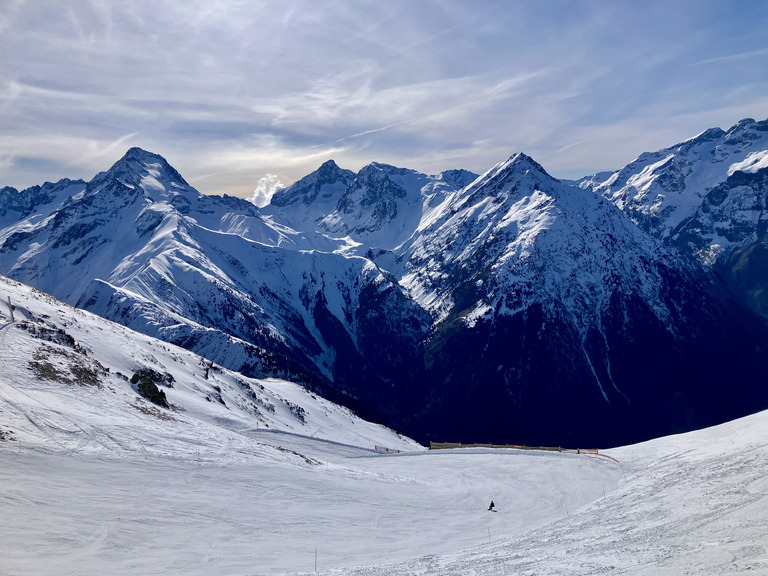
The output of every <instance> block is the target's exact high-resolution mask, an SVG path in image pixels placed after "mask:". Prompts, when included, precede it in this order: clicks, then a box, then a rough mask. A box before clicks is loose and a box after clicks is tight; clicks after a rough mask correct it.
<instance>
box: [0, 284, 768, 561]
mask: <svg viewBox="0 0 768 576" xmlns="http://www.w3.org/2000/svg"><path fill="white" fill-rule="evenodd" d="M8 296H10V297H11V300H12V303H13V304H14V305H15V306H16V309H15V310H14V320H15V322H13V323H11V322H10V320H11V319H10V309H9V308H8V305H7V298H8ZM41 323H42V324H44V325H45V326H48V327H49V329H50V330H51V331H52V332H46V333H45V334H47V336H48V337H50V338H53V341H51V340H45V339H42V338H41V337H40V336H41V334H40V333H38V334H37V335H35V334H33V331H31V330H30V327H29V326H30V325H38V326H39V325H41ZM24 324H26V327H23V326H22V325H24ZM59 329H60V330H62V331H63V332H65V333H66V334H68V335H70V336H71V337H72V338H73V339H74V341H75V343H76V344H77V347H75V346H73V345H72V343H71V342H70V341H69V340H67V339H66V338H64V339H62V338H61V337H57V336H56V334H59V333H58V332H57V331H56V330H59ZM56 338H59V341H56ZM30 362H37V363H38V368H35V369H33V368H32V367H31V366H32V364H30ZM46 363H47V364H49V365H50V367H49V368H48V369H47V371H46V370H43V371H41V370H40V368H39V365H42V364H46ZM96 363H98V364H96ZM73 366H74V367H75V368H76V370H75V371H74V372H73V371H72V370H71V369H72V367H73ZM98 366H100V367H101V368H98ZM89 367H91V368H94V367H96V368H98V369H96V368H94V369H93V373H95V374H96V376H97V378H96V379H95V380H93V383H92V384H90V385H83V384H81V383H77V382H74V379H71V380H70V381H66V379H65V378H63V375H67V374H69V373H72V374H74V373H75V372H77V373H78V374H81V375H82V374H86V375H87V373H88V372H87V370H86V369H88V368H89ZM138 367H145V368H150V367H151V368H152V369H154V370H156V371H158V372H166V373H169V374H172V375H173V376H174V382H173V386H172V387H167V386H163V385H161V386H160V388H163V390H164V392H165V393H166V396H167V398H168V401H169V402H170V405H171V408H170V409H166V408H162V407H159V406H155V405H154V404H152V403H150V402H148V401H147V400H146V399H144V398H142V397H141V396H139V395H138V394H137V392H136V389H135V387H134V386H133V385H132V384H131V383H130V380H127V379H126V378H125V377H124V376H123V377H121V376H118V374H117V373H118V372H120V373H121V374H123V375H130V373H131V371H135V370H136V369H137V368H138ZM107 368H109V370H107ZM57 370H58V372H57ZM67 370H70V372H67ZM78 370H79V372H78ZM84 370H85V372H84ZM41 374H43V375H45V374H47V375H49V376H50V375H54V376H56V375H58V376H57V377H58V378H59V380H56V379H53V380H51V379H47V378H44V377H41V376H40V375H41ZM206 374H207V375H208V378H205V375H206ZM248 390H250V391H251V392H252V394H251V393H249V392H248ZM219 398H221V401H220V400H219ZM269 405H272V406H273V407H274V411H270V410H268V409H267V408H266V407H267V406H269ZM298 407H301V410H300V409H299V408H298ZM298 415H301V416H302V417H303V420H302V419H301V418H299V417H298ZM767 429H768V413H760V414H756V415H753V416H750V417H747V418H744V419H742V420H738V421H735V422H731V423H728V424H724V425H721V426H718V427H716V428H711V429H707V430H702V431H697V432H692V433H688V434H685V435H680V436H675V437H667V438H661V439H658V440H654V441H651V442H647V443H644V444H639V445H636V446H629V447H623V448H616V449H612V450H608V451H606V454H608V455H610V456H612V457H613V458H615V459H616V460H618V462H616V461H614V460H611V459H608V458H603V457H599V456H590V455H584V454H581V455H578V454H569V453H550V452H534V451H518V450H488V449H464V450H452V451H425V450H424V449H423V447H421V446H419V445H418V444H416V443H415V442H413V441H411V440H409V439H407V438H404V437H402V436H399V435H397V434H396V433H395V432H394V431H392V430H389V429H386V428H383V427H381V426H377V425H375V424H371V423H368V422H364V421H362V420H360V419H359V418H357V417H355V416H354V415H353V414H351V413H350V412H349V411H348V410H345V409H343V408H341V407H338V406H335V405H333V404H331V403H330V402H327V401H325V400H324V399H322V398H320V397H317V396H315V395H312V394H310V393H308V392H306V391H304V390H303V389H301V388H300V387H298V386H296V385H294V384H292V383H289V382H283V381H277V380H265V381H255V380H250V379H243V378H241V377H239V376H238V375H236V374H234V373H230V372H228V371H226V370H224V369H221V368H217V367H212V366H211V365H210V363H207V362H206V361H203V360H202V359H200V358H199V357H196V356H195V355H194V354H192V353H191V352H188V351H185V350H182V349H179V348H176V347H173V346H171V345H169V344H166V343H161V342H158V341H155V340H152V339H151V338H148V337H146V336H143V335H139V334H136V333H133V332H131V331H130V330H128V329H126V328H123V327H120V326H116V325H114V324H111V323H109V322H107V321H105V320H103V319H100V318H98V317H95V316H93V315H90V314H87V313H83V312H81V311H77V310H75V309H72V308H69V307H68V306H66V305H64V304H62V303H60V302H58V301H56V300H54V299H52V298H50V297H48V296H46V295H44V294H42V293H40V292H37V291H33V290H31V289H29V288H28V287H26V286H23V285H20V284H17V283H15V282H10V281H7V280H5V279H0V487H1V489H0V519H2V521H0V574H3V575H8V576H16V575H30V574H34V575H54V574H57V575H58V574H83V575H85V574H136V575H139V574H140V575H150V574H163V575H173V574H179V575H181V574H184V575H188V574H200V575H202V574H220V575H243V576H244V575H255V574H298V573H314V571H315V562H317V564H316V565H317V571H318V573H325V574H346V575H353V574H354V575H360V576H368V575H374V574H376V575H378V574H382V575H383V574H396V575H397V574H403V575H405V574H409V575H410V574H420V575H427V574H434V575H438V574H439V575H459V574H462V575H464V574H563V575H565V574H569V575H571V574H585V575H586V574H600V573H606V574H654V575H656V574H662V575H664V574H670V575H672V574H685V573H692V574H696V573H701V574H766V573H768V548H767V547H766V546H767V545H766V540H765V534H766V533H767V532H768V530H767V528H768V497H766V495H767V494H768V474H767V472H768V446H767V445H766V444H768V436H767V435H766V434H765V431H766V430H767ZM374 445H379V446H382V445H383V446H387V447H389V448H391V449H393V450H400V452H399V453H398V452H394V451H391V452H379V451H375V450H374V449H373V447H374ZM491 499H493V500H494V502H495V503H496V511H495V512H489V511H487V507H488V503H489V501H490V500H491Z"/></svg>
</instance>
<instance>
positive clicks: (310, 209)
mask: <svg viewBox="0 0 768 576" xmlns="http://www.w3.org/2000/svg"><path fill="white" fill-rule="evenodd" d="M767 175H768V121H764V122H755V121H753V120H743V121H741V122H739V123H738V124H737V125H736V126H734V127H733V128H731V129H730V130H728V131H727V132H725V131H722V130H720V129H711V130H707V131H705V132H703V133H702V134H701V135H699V136H697V137H695V138H692V139H691V140H688V141H686V142H683V143H681V144H678V145H675V146H672V147H670V148H667V149H665V150H661V151H659V152H654V153H648V154H643V155H641V156H640V157H638V159H637V160H635V161H634V162H632V163H630V164H629V165H628V166H626V167H624V168H622V169H621V170H618V171H616V172H613V173H601V174H597V175H594V176H590V177H587V178H584V179H582V180H579V181H575V182H571V181H560V180H558V179H556V178H553V177H551V176H550V175H549V174H547V172H546V171H545V170H544V168H543V167H542V166H540V165H539V164H538V163H537V162H536V161H535V160H533V159H532V158H530V157H528V156H526V155H525V154H515V155H513V156H511V157H510V158H509V159H508V160H506V161H504V162H501V163H499V164H498V165H496V166H494V167H493V168H491V169H490V170H489V171H487V172H486V173H485V174H483V175H480V176H478V175H476V174H472V173H471V172H468V171H465V170H451V171H446V172H442V173H440V174H437V175H425V174H421V173H418V172H416V171H413V170H409V169H404V168H397V167H394V166H389V165H386V164H380V163H372V164H370V165H368V166H365V167H364V168H363V169H361V170H360V171H359V172H357V173H354V172H352V171H349V170H344V169H341V168H339V167H338V166H337V165H336V164H335V163H334V162H333V161H328V162H326V163H325V164H323V165H322V166H321V167H320V168H319V169H318V170H317V171H315V172H313V173H312V174H310V175H308V176H306V177H305V178H303V179H301V180H299V181H297V182H296V183H294V184H293V185H291V186H289V187H288V188H285V189H283V190H280V191H278V192H277V193H276V194H275V195H274V197H273V198H272V201H271V203H270V205H268V206H266V207H264V208H257V207H256V206H254V205H253V204H251V203H250V202H248V201H246V200H243V199H239V198H233V197H228V196H223V197H220V196H207V195H203V194H200V193H199V192H198V191H196V190H195V189H194V188H192V187H191V186H190V185H189V184H188V183H187V182H186V181H185V180H184V179H183V177H182V176H181V175H180V174H179V173H178V172H177V171H176V170H175V169H174V168H173V167H171V166H170V165H169V164H168V162H167V161H166V160H165V159H163V158H162V157H161V156H159V155H157V154H153V153H150V152H147V151H144V150H141V149H138V148H132V149H130V150H128V152H127V153H126V154H125V156H124V157H123V158H122V159H120V160H119V161H118V162H117V163H116V164H115V165H114V166H112V167H111V168H110V169H109V170H108V171H106V172H103V173H100V174H98V175H96V176H95V177H94V178H93V179H92V180H91V181H90V182H84V181H71V180H61V181H59V182H57V183H45V184H43V185H42V186H35V187H33V188H28V189H26V190H22V191H17V190H15V189H12V188H3V189H1V190H0V272H2V273H3V274H5V275H7V276H10V277H12V278H14V279H16V280H19V281H21V282H24V283H27V284H31V285H32V286H35V287H36V288H38V289H40V290H42V291H44V292H48V293H50V294H52V295H54V296H56V297H57V298H60V299H61V300H64V301H65V302H67V303H69V304H72V305H74V306H77V307H79V308H83V309H86V310H89V311H92V312H95V313H97V314H99V315H101V316H104V317H105V318H108V319H110V320H113V321H116V322H118V323H121V324H123V325H125V326H128V327H130V328H133V329H135V330H138V331H140V332H143V333H145V334H148V335H150V336H156V337H158V338H160V339H162V340H165V341H168V342H171V343H173V344H178V345H180V346H183V347H185V348H188V349H190V350H192V351H194V352H195V353H197V354H200V355H201V356H204V357H205V358H208V359H209V360H211V361H213V362H215V363H217V364H219V365H221V366H224V367H225V368H228V369H231V370H236V371H239V372H241V373H243V374H244V375H246V376H251V377H267V376H278V377H283V378H287V379H291V380H294V381H296V382H299V383H301V384H303V385H304V386H305V387H307V388H309V389H310V390H312V391H316V392H319V393H321V394H322V395H324V396H327V397H328V398H330V399H331V400H334V401H337V402H340V403H343V404H345V405H347V406H349V407H351V408H353V409H354V410H355V411H356V412H358V413H359V414H360V415H361V416H363V417H365V418H368V419H373V420H376V421H379V422H382V423H385V424H387V425H388V426H391V427H393V428H395V429H397V430H398V431H400V432H403V433H406V434H408V435H410V436H412V437H414V438H416V439H418V440H420V441H426V440H430V439H432V440H448V441H463V442H475V441H485V442H495V443H504V442H510V443H526V444H552V445H569V446H579V445H581V446H584V445H601V446H607V445H608V446H611V445H619V444H626V443H630V442H634V441H638V440H643V439H647V438H650V437H654V436H660V435H663V434H668V433H673V432H680V431H684V430H688V429H692V428H698V427H702V426H706V425H710V424H714V423H717V422H722V421H725V420H730V419H733V418H736V417H738V416H742V415H745V414H748V413H752V412H755V411H757V410H760V409H763V408H766V407H768V387H766V386H765V384H764V374H765V373H766V369H768V359H767V358H766V355H765V350H766V347H767V346H768V326H767V325H766V320H765V313H766V311H768V301H766V298H768V295H767V294H766V292H765V289H764V288H765V285H766V281H767V280H768V276H766V272H767V271H768V270H766V269H767V268H768V254H766V252H765V247H764V246H765V240H766V227H765V225H764V222H765V218H764V216H763V214H764V213H765V210H766V200H765V198H766V190H767V188H766V182H767V180H766V176H767Z"/></svg>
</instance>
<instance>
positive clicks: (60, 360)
mask: <svg viewBox="0 0 768 576" xmlns="http://www.w3.org/2000/svg"><path fill="white" fill-rule="evenodd" d="M9 299H10V303H11V305H12V306H13V307H14V311H13V319H14V320H15V321H14V322H11V311H10V309H9V306H8V301H9ZM0 344H1V346H0V358H1V359H2V373H0V429H2V430H3V431H4V433H6V432H7V431H8V430H13V433H10V432H8V434H9V435H13V436H14V437H16V438H17V439H19V440H20V441H21V442H22V443H24V444H29V445H37V446H40V447H44V448H46V449H49V450H56V451H62V450H63V451H66V452H77V453H78V454H97V455H107V456H117V457H120V456H122V455H123V454H124V453H130V454H133V453H136V452H141V453H143V454H147V455H155V456H157V455H172V456H173V457H174V458H179V459H190V458H194V459H203V460H205V459H209V458H214V459H215V460H216V461H217V462H219V463H224V462H237V461H240V460H248V459H250V458H253V457H255V456H258V457H259V458H261V457H270V458H277V459H285V458H290V457H293V456H292V455H290V454H288V455H285V454H283V453H280V452H278V451H275V450H273V449H271V448H268V447H266V446H264V445H261V444H260V443H258V442H254V441H253V440H252V438H253V435H254V434H257V433H259V432H270V433H291V434H299V435H305V436H310V437H312V438H317V439H321V440H326V441H331V442H340V443H344V444H349V445H354V446H359V447H364V448H366V449H373V447H374V446H375V445H383V446H385V447H390V448H392V449H408V450H418V449H420V447H419V445H418V444H416V443H415V442H413V441H412V440H409V439H407V438H405V437H402V436H400V435H398V434H397V433H395V432H393V431H392V430H390V429H388V428H384V427H381V426H378V425H375V424H371V423H368V422H365V421H363V420H361V419H359V418H358V417H356V416H355V415H354V414H352V413H351V412H350V411H349V410H348V409H346V408H343V407H340V406H338V405H336V404H333V403H331V402H329V401H327V400H325V399H323V398H321V397H319V396H317V395H315V394H312V393H311V392H309V391H307V390H306V389H304V388H302V387H301V386H298V385H296V384H294V383H291V382H287V381H283V380H277V379H267V380H255V379H251V378H247V377H245V376H242V375H241V374H238V373H234V372H231V371H229V370H226V369H224V368H222V367H220V366H218V365H216V364H214V363H212V362H210V361H209V360H206V359H204V358H201V357H200V356H197V355H196V354H194V353H192V352H189V351H187V350H184V349H182V348H179V347H177V346H174V345H172V344H167V343H165V342H161V341H159V340H155V339H153V338H151V337H148V336H145V335H142V334H138V333H136V332H133V331H132V330H129V329H127V328H125V327H123V326H120V325H118V324H114V323H112V322H109V321H107V320H104V319H102V318H100V317H98V316H96V315H94V314H91V313H89V312H84V311H81V310H77V309H75V308H71V307H70V306H68V305H66V304H64V303H62V302H60V301H58V300H55V299H53V298H51V297H50V296H48V295H45V294H43V293H42V292H39V291H37V290H34V289H32V288H30V287H28V286H25V285H23V284H19V283H17V282H14V281H12V280H8V279H7V278H4V277H0ZM142 384H144V386H145V388H142ZM142 390H144V392H142ZM147 391H149V394H148V393H147ZM161 398H162V399H161ZM163 399H164V400H163ZM164 404H165V405H164Z"/></svg>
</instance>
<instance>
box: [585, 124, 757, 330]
mask: <svg viewBox="0 0 768 576" xmlns="http://www.w3.org/2000/svg"><path fill="white" fill-rule="evenodd" d="M580 185H581V186H583V187H585V188H590V189H592V190H594V191H595V192H597V193H598V194H602V195H604V196H605V197H606V198H608V199H610V200H611V201H612V202H613V203H615V204H616V206H618V207H619V208H620V209H621V210H623V211H624V212H625V213H626V214H628V215H629V216H630V217H631V218H632V219H633V220H634V221H635V222H636V223H637V224H638V225H639V226H640V227H641V228H643V229H644V230H646V231H648V232H650V233H651V234H653V235H655V236H657V237H659V238H661V239H663V240H664V241H665V242H666V243H668V244H670V245H672V246H675V247H677V248H679V249H680V250H682V251H683V252H686V253H689V254H692V255H694V256H695V257H696V259H697V260H699V262H701V263H702V264H703V265H704V266H707V267H713V268H714V269H715V270H716V271H717V272H719V273H721V274H722V275H723V276H724V277H726V278H728V279H729V280H730V285H731V287H732V288H734V289H735V290H736V291H737V293H739V294H740V295H741V297H742V298H743V299H744V300H745V301H746V302H747V303H748V304H749V305H750V307H751V308H752V309H753V310H756V311H758V312H760V313H761V314H763V315H766V314H768V297H767V296H766V294H768V291H766V288H768V280H767V279H766V270H768V252H766V249H765V242H766V240H767V239H768V238H767V237H766V222H768V120H764V121H761V122H755V121H754V120H752V119H750V118H747V119H744V120H742V121H740V122H739V123H737V124H736V125H735V126H733V127H732V128H730V129H729V130H728V131H723V130H721V129H720V128H711V129H709V130H706V131H705V132H703V133H702V134H700V135H698V136H696V137H695V138H692V139H690V140H687V141H685V142H682V143H680V144H676V145H675V146H671V147H669V148H665V149H663V150H660V151H658V152H652V153H645V154H641V155H640V156H639V157H638V158H637V159H636V160H635V161H633V162H632V163H630V164H628V165H627V166H626V167H624V168H622V169H621V170H618V171H616V172H614V173H603V174H600V175H595V176H593V177H591V178H587V179H584V180H582V181H581V182H580Z"/></svg>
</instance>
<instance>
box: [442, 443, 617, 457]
mask: <svg viewBox="0 0 768 576" xmlns="http://www.w3.org/2000/svg"><path fill="white" fill-rule="evenodd" d="M453 448H514V449H516V450H545V451H547V452H571V453H573V454H598V455H600V456H602V454H600V451H599V450H598V449H597V448H563V447H562V446H526V445H525V444H464V443H462V442H430V443H429V449H430V450H450V449H453Z"/></svg>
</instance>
